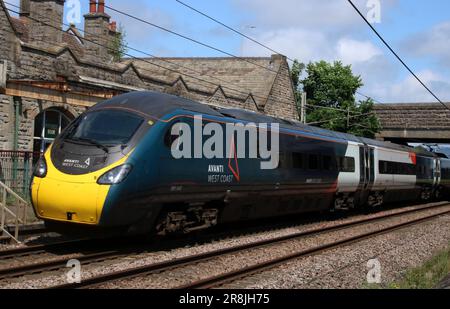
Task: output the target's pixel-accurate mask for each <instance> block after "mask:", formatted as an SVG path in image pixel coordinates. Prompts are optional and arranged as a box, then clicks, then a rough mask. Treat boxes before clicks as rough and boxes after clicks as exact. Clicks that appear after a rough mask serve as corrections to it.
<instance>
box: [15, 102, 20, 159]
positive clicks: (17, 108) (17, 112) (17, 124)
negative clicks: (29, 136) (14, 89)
mask: <svg viewBox="0 0 450 309" xmlns="http://www.w3.org/2000/svg"><path fill="white" fill-rule="evenodd" d="M19 127H20V98H19V97H14V137H13V150H14V151H18V150H19Z"/></svg>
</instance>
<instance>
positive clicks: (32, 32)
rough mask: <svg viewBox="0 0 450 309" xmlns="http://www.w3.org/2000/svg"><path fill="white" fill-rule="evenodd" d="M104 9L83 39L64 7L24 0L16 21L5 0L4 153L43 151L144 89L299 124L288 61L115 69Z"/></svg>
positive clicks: (1, 46)
mask: <svg viewBox="0 0 450 309" xmlns="http://www.w3.org/2000/svg"><path fill="white" fill-rule="evenodd" d="M86 1H87V0H86ZM104 5H105V1H104V0H99V1H96V0H91V1H90V7H89V13H88V14H86V15H85V16H84V22H85V24H84V32H82V31H81V30H78V29H77V28H76V27H75V26H73V25H71V26H70V27H67V26H64V24H63V13H64V0H22V1H21V8H20V14H19V16H18V17H15V16H12V15H15V14H11V13H10V12H9V11H8V9H7V6H5V3H4V2H3V0H0V40H1V42H0V151H1V150H3V151H4V150H19V151H35V152H37V151H42V150H43V149H45V148H46V147H47V146H48V145H49V143H51V142H52V140H53V139H54V137H55V136H56V135H57V134H58V133H59V132H60V131H61V130H62V129H63V128H64V127H65V126H66V125H67V124H68V122H69V121H70V120H72V119H74V118H75V117H76V116H77V115H79V114H80V113H82V112H84V111H85V110H86V109H87V108H89V107H90V106H92V105H93V104H95V103H96V102H99V101H101V100H104V99H107V98H110V97H112V96H115V95H118V94H121V93H124V92H128V91H135V90H144V89H148V90H154V91H160V92H166V93H171V94H176V95H179V96H183V97H187V98H190V99H193V100H196V101H199V102H202V103H205V104H212V105H220V106H224V107H238V108H245V109H249V110H252V111H257V112H261V113H266V114H268V115H272V116H278V117H281V118H286V119H298V115H297V110H296V106H295V99H294V93H293V87H292V83H291V80H290V78H289V66H288V63H287V61H286V58H285V57H283V56H280V55H273V56H272V57H268V58H245V59H236V58H139V59H135V58H130V59H124V60H123V61H120V62H113V60H112V57H111V55H110V53H109V51H108V48H107V46H109V44H110V42H111V40H112V39H113V38H114V36H115V34H116V26H115V23H114V22H111V20H110V19H111V18H110V16H108V15H107V14H106V13H105V7H104ZM8 8H9V9H11V10H18V9H16V8H13V7H8ZM82 33H83V34H82Z"/></svg>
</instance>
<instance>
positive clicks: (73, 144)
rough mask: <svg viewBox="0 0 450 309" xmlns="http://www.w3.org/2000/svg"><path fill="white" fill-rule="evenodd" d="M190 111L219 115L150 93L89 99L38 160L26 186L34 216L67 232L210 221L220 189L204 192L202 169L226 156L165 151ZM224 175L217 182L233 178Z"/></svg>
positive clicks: (166, 229) (175, 228) (159, 228)
mask: <svg viewBox="0 0 450 309" xmlns="http://www.w3.org/2000/svg"><path fill="white" fill-rule="evenodd" d="M196 115H210V116H211V117H216V118H217V119H219V118H223V115H221V114H220V113H218V112H215V111H214V110H213V109H211V108H209V107H208V106H205V105H202V104H199V103H196V102H192V101H190V100H186V99H182V98H179V97H176V96H171V95H166V94H159V93H153V92H135V93H129V94H125V95H122V96H118V97H115V98H113V99H111V100H108V101H104V102H101V103H99V104H97V105H95V106H94V107H92V108H91V109H89V110H88V111H87V112H86V113H84V114H83V115H81V116H80V117H79V118H77V119H76V120H75V121H74V122H73V123H71V124H70V125H69V126H68V128H67V129H66V130H65V131H64V132H63V133H62V134H61V135H60V136H59V137H58V138H57V139H56V140H55V142H54V143H53V144H52V146H51V147H50V148H49V149H48V150H47V151H46V153H45V156H44V158H42V159H41V160H40V161H39V163H38V164H37V167H36V169H35V172H34V178H33V181H32V187H31V191H32V202H33V206H34V209H35V213H36V215H37V216H38V217H39V218H40V219H42V220H44V221H45V222H46V224H47V225H48V226H49V227H50V228H52V229H57V230H58V231H65V230H67V231H70V232H73V231H77V230H78V231H82V230H83V229H84V230H89V231H90V230H91V229H90V227H91V228H95V229H97V228H98V230H108V229H109V230H116V231H126V232H128V233H154V232H159V233H160V234H166V233H170V232H180V231H181V232H189V231H193V230H196V229H201V228H206V227H210V226H212V225H215V224H217V218H218V209H217V207H214V206H211V205H212V204H214V203H215V201H217V200H224V198H225V196H226V192H227V190H226V189H224V188H223V187H221V188H218V187H217V186H214V184H212V185H213V186H214V187H216V189H217V190H216V192H211V191H209V192H208V189H207V188H206V187H205V186H204V184H205V183H206V184H208V183H207V178H208V175H207V174H206V173H207V169H208V167H209V166H210V165H214V164H216V166H217V165H221V166H227V167H228V165H229V164H228V163H229V160H228V159H219V160H216V161H214V160H202V159H199V160H197V159H193V160H175V159H174V158H173V157H172V155H171V147H170V146H171V145H170V143H171V142H173V137H172V136H171V135H170V134H169V135H168V133H170V132H171V130H170V129H171V127H172V126H173V125H174V124H175V123H177V122H180V121H186V122H191V121H192V120H193V119H194V118H195V116H196ZM227 169H228V168H227ZM228 173H229V175H227V180H228V181H227V183H226V184H224V185H230V184H231V183H232V182H235V183H236V177H235V176H234V175H233V173H232V170H228ZM203 176H205V177H203ZM202 184H203V186H202ZM210 184H211V183H210ZM199 188H201V189H202V190H201V192H200V191H199ZM199 205H201V207H199Z"/></svg>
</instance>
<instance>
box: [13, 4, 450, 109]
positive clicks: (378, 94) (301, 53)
mask: <svg viewBox="0 0 450 309" xmlns="http://www.w3.org/2000/svg"><path fill="white" fill-rule="evenodd" d="M5 1H7V2H11V3H16V4H17V3H18V2H19V0H5ZM77 1H78V0H68V1H66V13H67V12H69V11H70V7H69V6H71V5H72V4H73V3H74V2H77ZM183 1H184V2H186V3H187V4H189V5H191V6H193V7H195V8H197V9H199V10H201V11H203V12H205V13H207V14H208V15H210V16H213V17H214V18H216V19H219V20H220V21H222V22H224V23H226V24H228V25H229V26H231V27H233V28H236V29H238V30H239V31H241V32H244V33H245V34H247V35H248V36H250V37H253V38H254V39H256V40H258V41H260V42H262V43H264V44H266V45H268V46H270V47H271V48H272V49H274V50H277V51H279V52H280V53H282V54H285V55H287V56H288V57H290V58H293V59H298V60H299V61H301V62H304V63H309V62H311V61H319V60H326V61H336V60H340V61H342V62H344V64H349V65H352V68H353V71H354V73H355V74H358V75H361V78H362V80H363V82H364V87H363V88H361V89H360V90H361V92H362V93H364V94H366V95H368V96H371V97H373V98H374V99H375V100H377V101H379V102H383V103H393V102H395V103H413V102H434V101H435V99H434V98H433V97H432V96H431V95H430V94H429V93H428V92H427V91H426V90H425V89H424V88H423V87H422V86H421V85H420V84H419V83H418V82H417V81H416V80H414V79H413V77H412V76H411V75H410V74H409V72H407V71H406V69H405V68H404V67H403V66H402V65H401V64H400V63H399V62H398V60H397V59H396V58H395V57H394V56H393V55H392V54H391V53H390V52H389V50H388V49H387V48H386V47H385V46H384V45H383V44H382V43H381V42H380V40H379V39H378V38H377V37H376V36H375V34H374V33H373V32H372V31H371V30H370V28H369V27H368V26H367V25H366V24H365V23H364V21H363V20H362V19H361V17H360V16H358V15H357V13H356V12H355V11H354V10H353V8H352V7H351V6H350V5H349V3H348V2H347V0H214V1H208V0H183ZM377 2H379V3H380V8H381V15H380V18H379V21H380V22H379V23H374V24H373V25H374V27H375V28H376V29H377V30H378V31H379V32H380V34H381V35H382V36H383V37H384V38H385V39H386V40H387V41H388V42H389V43H390V44H391V46H392V47H393V48H394V50H396V51H397V52H398V53H399V54H400V56H401V57H402V58H403V59H404V60H405V62H406V63H407V64H408V65H409V66H410V67H411V68H412V69H413V71H414V72H416V73H417V75H418V76H419V77H420V78H421V79H422V80H423V81H424V82H425V83H426V84H427V85H428V86H429V87H430V88H431V89H432V90H433V91H434V92H435V94H436V95H437V96H438V97H439V98H440V99H441V100H443V101H450V72H449V69H450V44H449V42H450V14H449V12H450V1H448V0H428V1H423V0H354V3H355V4H356V5H357V6H358V8H359V9H360V10H361V11H362V12H363V14H365V15H366V14H369V13H370V12H371V7H369V6H371V5H373V3H377ZM88 3H89V1H88V0H81V11H82V14H85V13H87V11H88ZM106 3H107V5H109V6H111V7H113V8H115V9H118V10H120V11H124V12H126V13H128V14H132V15H135V16H137V17H140V18H142V19H145V20H148V21H151V22H153V23H155V24H158V25H161V26H164V27H166V28H169V29H171V30H174V31H176V32H179V33H181V34H183V35H186V36H189V37H192V38H195V39H197V40H199V41H202V42H205V43H207V44H209V45H212V46H215V47H218V48H220V49H223V50H225V51H227V52H229V53H232V54H234V55H237V56H270V55H271V52H270V51H269V50H266V49H264V48H262V47H261V46H259V45H257V44H255V43H253V42H251V41H248V40H246V39H244V38H243V37H241V36H239V35H237V34H235V33H233V32H231V31H229V30H227V29H225V28H223V27H222V26H220V25H218V24H216V23H214V22H213V21H210V20H208V19H206V18H205V17H203V16H201V15H199V14H197V13H195V12H192V11H190V10H189V9H187V8H186V7H184V6H182V5H180V4H179V3H177V2H176V1H175V0H133V1H123V0H106ZM107 13H108V14H110V15H111V16H112V19H113V20H116V21H117V22H118V23H119V24H122V26H123V27H124V29H125V32H126V34H127V42H128V45H129V46H131V47H133V48H137V49H140V50H142V51H145V52H147V53H151V54H153V55H156V56H161V57H172V56H173V57H222V56H225V55H224V54H222V53H220V52H217V51H214V50H210V49H208V48H205V47H202V46H199V45H196V44H194V43H192V42H189V41H186V40H184V39H181V38H178V37H176V36H174V35H171V34H168V33H165V32H163V31H161V30H158V29H155V28H152V27H151V26H149V25H146V24H143V23H141V22H138V21H135V20H132V19H130V18H129V17H126V16H123V15H120V14H118V13H116V12H112V11H110V10H108V9H107ZM66 15H67V14H66ZM82 20H83V19H82V18H81V22H80V23H79V24H77V27H79V28H83V21H82ZM65 22H66V23H68V21H67V16H66V17H65ZM130 54H133V55H134V56H141V57H142V56H145V55H143V54H140V53H138V52H131V51H130Z"/></svg>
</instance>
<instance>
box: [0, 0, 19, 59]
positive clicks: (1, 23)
mask: <svg viewBox="0 0 450 309" xmlns="http://www.w3.org/2000/svg"><path fill="white" fill-rule="evenodd" d="M0 38H1V40H2V42H0V59H2V60H3V59H4V60H8V61H16V60H17V57H16V54H17V47H18V46H17V44H18V40H17V38H16V36H15V34H14V29H13V27H12V25H11V22H10V20H9V19H8V16H7V14H6V12H5V9H4V7H3V4H0Z"/></svg>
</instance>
